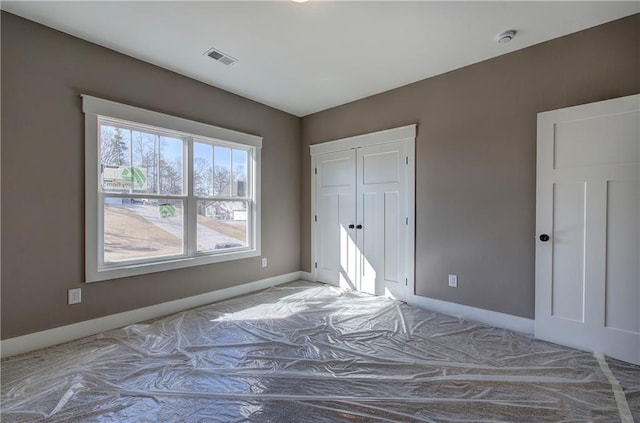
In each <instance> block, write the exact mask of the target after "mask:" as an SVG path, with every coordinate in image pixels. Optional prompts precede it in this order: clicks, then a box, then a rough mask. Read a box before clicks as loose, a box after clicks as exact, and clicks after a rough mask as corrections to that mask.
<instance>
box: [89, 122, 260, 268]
mask: <svg viewBox="0 0 640 423" xmlns="http://www.w3.org/2000/svg"><path fill="white" fill-rule="evenodd" d="M99 131H100V133H99V135H100V149H99V154H100V188H101V192H102V193H103V194H104V209H103V210H104V225H103V226H104V233H103V239H104V257H103V259H104V262H105V263H109V262H118V261H126V260H138V259H145V258H154V257H161V256H170V255H181V254H183V253H184V234H185V219H184V212H183V210H184V209H185V205H186V200H187V175H188V173H187V170H188V167H187V166H191V170H192V172H193V196H194V197H195V199H196V201H195V204H196V216H197V225H196V226H197V232H196V238H197V249H198V251H215V250H221V249H229V248H238V247H246V246H247V245H248V240H247V222H248V210H249V201H248V200H249V194H250V193H249V192H248V191H249V189H250V187H249V185H248V179H247V178H248V169H249V158H250V154H249V150H248V149H241V148H233V147H230V146H226V145H218V144H215V143H214V142H208V141H206V140H194V141H193V157H192V159H189V158H188V157H187V142H188V139H187V138H181V137H179V136H175V135H172V134H168V133H164V134H163V133H162V132H161V131H158V132H156V131H154V130H145V129H137V128H136V127H135V126H131V127H127V126H126V125H119V124H117V123H112V122H107V121H105V122H102V123H101V124H100V126H99Z"/></svg>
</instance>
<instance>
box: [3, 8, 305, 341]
mask: <svg viewBox="0 0 640 423" xmlns="http://www.w3.org/2000/svg"><path fill="white" fill-rule="evenodd" d="M211 66H218V64H216V63H214V62H212V63H211ZM81 93H87V94H91V95H94V96H97V97H102V98H107V99H111V100H115V101H118V102H122V103H125V104H131V105H134V106H138V107H143V108H147V109H151V110H156V111H159V112H163V113H168V114H172V115H176V116H180V117H185V118H188V119H193V120H196V121H201V122H205V123H210V124H213V125H217V126H221V127H224V128H229V129H233V130H237V131H242V132H246V133H250V134H256V135H260V136H262V137H264V142H263V151H262V199H263V202H262V251H263V256H265V257H268V259H269V267H268V268H266V269H263V268H261V266H260V258H259V257H258V258H253V259H246V260H240V261H235V262H228V263H221V264H214V265H207V266H200V267H193V268H189V269H181V270H175V271H170V272H163V273H155V274H149V275H144V276H139V277H132V278H125V279H118V280H112V281H106V282H97V283H93V284H84V283H83V279H84V265H83V263H84V180H83V179H84V120H83V117H84V116H83V114H82V111H81V101H80V94H81ZM299 175H300V119H299V118H297V117H295V116H292V115H289V114H286V113H284V112H281V111H278V110H275V109H272V108H269V107H267V106H264V105H261V104H259V103H256V102H253V101H250V100H247V99H245V98H242V97H239V96H236V95H233V94H231V93H228V92H225V91H222V90H219V89H216V88H213V87H211V86H208V85H205V84H202V83H199V82H197V81H194V80H192V79H189V78H186V77H184V76H180V75H177V74H175V73H173V72H170V71H167V70H165V69H161V68H159V67H156V66H153V65H150V64H147V63H144V62H141V61H139V60H135V59H133V58H130V57H127V56H124V55H122V54H119V53H116V52H114V51H111V50H108V49H105V48H102V47H99V46H97V45H95V44H91V43H88V42H85V41H82V40H80V39H77V38H74V37H71V36H69V35H66V34H63V33H61V32H57V31H54V30H52V29H49V28H46V27H44V26H41V25H38V24H36V23H33V22H30V21H27V20H24V19H22V18H19V17H16V16H14V15H11V14H8V13H6V12H2V253H3V256H2V319H1V320H2V338H3V339H7V338H11V337H15V336H18V335H24V334H27V333H31V332H35V331H40V330H44V329H49V328H53V327H56V326H61V325H66V324H71V323H76V322H79V321H83V320H87V319H91V318H96V317H100V316H104V315H108V314H112V313H118V312H122V311H126V310H131V309H135V308H139V307H144V306H148V305H152V304H157V303H160V302H164V301H170V300H174V299H177V298H183V297H188V296H191V295H196V294H200V293H204V292H209V291H212V290H215V289H220V288H225V287H229V286H232V285H237V284H240V283H245V282H250V281H253V280H258V279H263V278H266V277H270V276H275V275H280V274H285V273H289V272H294V271H297V270H299V266H300V255H299V248H298V247H299V245H300V238H299V237H300V181H299ZM70 288H82V303H81V304H77V305H73V306H69V305H67V304H66V295H67V290H68V289H70Z"/></svg>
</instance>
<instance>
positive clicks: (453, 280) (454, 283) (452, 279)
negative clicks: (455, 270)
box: [449, 275, 458, 288]
mask: <svg viewBox="0 0 640 423" xmlns="http://www.w3.org/2000/svg"><path fill="white" fill-rule="evenodd" d="M449 286H450V287H452V288H457V287H458V275H449Z"/></svg>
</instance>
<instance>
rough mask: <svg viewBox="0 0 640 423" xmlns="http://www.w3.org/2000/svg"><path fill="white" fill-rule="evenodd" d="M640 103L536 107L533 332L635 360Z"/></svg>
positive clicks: (638, 339) (639, 309)
mask: <svg viewBox="0 0 640 423" xmlns="http://www.w3.org/2000/svg"><path fill="white" fill-rule="evenodd" d="M639 110H640V96H639V95H635V96H629V97H623V98H620V99H614V100H608V101H603V102H598V103H592V104H586V105H583V106H577V107H571V108H567V109H560V110H554V111H550V112H545V113H540V114H539V115H538V166H537V215H536V227H537V228H536V229H537V234H538V239H537V240H536V243H537V245H536V316H535V322H536V336H537V337H539V338H541V339H545V340H549V341H552V342H557V343H560V344H566V345H571V346H575V347H578V348H581V349H586V350H592V351H600V352H603V353H605V354H608V355H610V356H612V357H615V358H619V359H621V360H625V361H628V362H632V363H636V364H640V179H639V163H640V112H639ZM545 235H546V236H548V240H546V239H547V237H546V236H545ZM544 240H546V241H544Z"/></svg>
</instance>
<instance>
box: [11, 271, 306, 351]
mask: <svg viewBox="0 0 640 423" xmlns="http://www.w3.org/2000/svg"><path fill="white" fill-rule="evenodd" d="M301 273H302V275H301ZM305 273H306V272H291V273H287V274H285V275H279V276H274V277H271V278H267V279H262V280H259V281H255V282H249V283H245V284H242V285H237V286H232V287H229V288H224V289H219V290H217V291H211V292H207V293H205V294H200V295H194V296H192V297H187V298H181V299H179V300H174V301H169V302H166V303H161V304H156V305H152V306H149V307H143V308H139V309H135V310H130V311H125V312H123V313H117V314H111V315H109V316H104V317H99V318H97V319H91V320H85V321H84V322H79V323H74V324H71V325H67V326H60V327H57V328H53V329H48V330H44V331H42V332H35V333H30V334H28V335H23V336H17V337H15V338H10V339H5V340H3V341H0V356H1V357H3V358H4V357H9V356H12V355H16V354H22V353H25V352H28V351H33V350H37V349H39V348H44V347H49V346H51V345H57V344H61V343H63V342H67V341H72V340H74V339H79V338H84V337H85V336H91V335H95V334H96V333H100V332H104V331H107V330H111V329H116V328H120V327H123V326H126V325H130V324H132V323H138V322H142V321H145V320H149V319H154V318H156V317H161V316H166V315H168V314H172V313H177V312H180V311H184V310H188V309H190V308H194V307H199V306H202V305H206V304H211V303H213V302H216V301H221V300H226V299H227V298H231V297H237V296H238V295H244V294H249V293H251V292H254V291H259V290H261V289H266V288H269V287H272V286H275V285H280V284H283V283H286V282H292V281H296V280H298V279H304V278H305V276H306V275H305Z"/></svg>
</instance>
